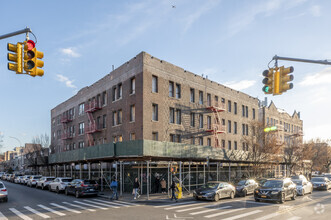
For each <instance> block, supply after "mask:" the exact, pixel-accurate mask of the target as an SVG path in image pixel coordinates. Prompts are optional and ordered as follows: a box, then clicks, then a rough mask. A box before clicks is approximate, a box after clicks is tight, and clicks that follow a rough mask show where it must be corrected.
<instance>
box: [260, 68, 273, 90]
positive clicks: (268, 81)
mask: <svg viewBox="0 0 331 220" xmlns="http://www.w3.org/2000/svg"><path fill="white" fill-rule="evenodd" d="M262 75H263V76H264V79H263V81H262V83H263V84H264V86H263V88H262V91H263V92H264V94H273V91H274V69H273V68H270V69H269V70H264V71H263V73H262Z"/></svg>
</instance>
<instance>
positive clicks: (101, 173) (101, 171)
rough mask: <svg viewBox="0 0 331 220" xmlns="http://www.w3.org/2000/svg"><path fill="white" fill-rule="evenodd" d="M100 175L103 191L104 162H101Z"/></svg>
mask: <svg viewBox="0 0 331 220" xmlns="http://www.w3.org/2000/svg"><path fill="white" fill-rule="evenodd" d="M100 176H101V192H103V177H104V176H103V168H102V162H100Z"/></svg>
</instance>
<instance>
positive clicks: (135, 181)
mask: <svg viewBox="0 0 331 220" xmlns="http://www.w3.org/2000/svg"><path fill="white" fill-rule="evenodd" d="M139 187H140V183H139V181H138V178H137V177H136V178H135V179H134V183H133V192H132V194H134V199H137V198H139V197H140V195H139V192H138V190H139Z"/></svg>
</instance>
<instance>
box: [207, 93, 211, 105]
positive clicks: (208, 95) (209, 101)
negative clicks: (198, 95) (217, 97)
mask: <svg viewBox="0 0 331 220" xmlns="http://www.w3.org/2000/svg"><path fill="white" fill-rule="evenodd" d="M207 105H208V106H211V95H210V94H209V93H207Z"/></svg>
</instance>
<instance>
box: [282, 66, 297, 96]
mask: <svg viewBox="0 0 331 220" xmlns="http://www.w3.org/2000/svg"><path fill="white" fill-rule="evenodd" d="M293 71H294V68H293V66H290V67H287V68H285V67H284V66H281V67H279V77H280V80H279V90H280V91H279V92H280V94H282V93H283V92H286V91H287V90H289V89H293V83H288V82H290V81H292V80H293V79H294V76H293V75H289V74H290V73H292V72H293Z"/></svg>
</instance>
